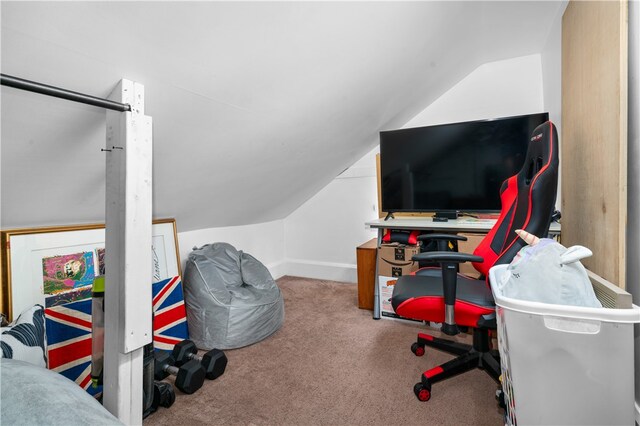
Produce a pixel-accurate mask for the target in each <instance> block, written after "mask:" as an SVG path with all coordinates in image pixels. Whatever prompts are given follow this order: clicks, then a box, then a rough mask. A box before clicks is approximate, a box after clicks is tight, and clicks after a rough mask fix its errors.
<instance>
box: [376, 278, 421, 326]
mask: <svg viewBox="0 0 640 426" xmlns="http://www.w3.org/2000/svg"><path fill="white" fill-rule="evenodd" d="M397 281H398V278H396V277H384V276H379V277H378V286H379V290H380V318H386V319H401V320H404V321H410V322H422V321H418V320H412V319H408V318H404V317H401V316H400V315H398V314H396V313H395V312H394V310H393V306H391V296H392V295H393V286H394V285H395V284H396V282H397Z"/></svg>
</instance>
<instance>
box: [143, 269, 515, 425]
mask: <svg viewBox="0 0 640 426" xmlns="http://www.w3.org/2000/svg"><path fill="white" fill-rule="evenodd" d="M278 285H279V286H280V288H281V290H282V293H283V294H284V300H285V316H286V318H285V322H284V325H283V326H282V328H281V329H280V330H279V331H278V332H276V333H275V334H273V335H272V336H270V337H269V338H267V339H266V340H264V341H262V342H259V343H257V344H254V345H252V346H248V347H245V348H240V349H235V350H229V351H225V353H226V354H227V357H228V359H229V363H228V365H227V369H226V372H225V374H224V375H223V376H222V377H220V378H218V379H217V380H214V381H207V382H205V384H204V386H203V387H202V388H201V389H200V390H199V391H198V392H197V393H195V394H193V395H184V394H181V393H180V392H179V391H176V402H175V404H174V405H173V406H172V407H171V408H168V409H166V408H160V409H159V411H157V412H156V413H154V414H152V415H151V416H150V417H148V418H147V419H145V425H147V426H151V425H172V426H173V425H187V424H188V425H198V424H217V425H256V426H257V425H418V424H422V425H500V424H503V423H502V411H501V410H500V409H499V408H498V406H497V403H496V401H495V397H494V394H495V390H496V389H497V384H496V383H495V381H493V380H492V379H491V378H490V377H489V376H488V375H487V374H486V373H484V372H483V371H480V370H475V371H471V372H468V373H465V374H462V375H458V376H456V377H454V378H451V379H449V380H446V381H443V382H440V383H437V384H435V385H434V386H433V389H432V397H431V400H430V401H428V402H420V401H418V400H417V398H416V397H415V396H414V394H413V385H414V384H415V383H416V382H418V381H419V379H420V375H421V374H422V372H423V371H425V370H427V369H429V368H431V367H433V366H435V365H437V364H439V363H442V362H445V361H447V360H449V359H451V358H453V356H451V355H448V354H445V353H442V352H440V351H437V350H435V349H432V348H427V353H426V355H425V356H423V357H416V356H414V355H413V354H412V353H411V351H410V349H409V348H410V346H411V343H412V342H414V341H415V336H416V333H418V332H419V331H424V330H425V327H424V326H419V325H413V324H406V323H402V322H398V321H393V320H385V319H381V320H379V321H374V320H373V319H371V312H370V311H366V310H361V309H358V307H357V288H356V285H355V284H345V283H336V282H331V281H322V280H312V279H306V278H297V277H283V278H281V279H279V280H278ZM459 340H467V341H468V340H470V339H469V338H468V336H464V337H463V338H461V339H459Z"/></svg>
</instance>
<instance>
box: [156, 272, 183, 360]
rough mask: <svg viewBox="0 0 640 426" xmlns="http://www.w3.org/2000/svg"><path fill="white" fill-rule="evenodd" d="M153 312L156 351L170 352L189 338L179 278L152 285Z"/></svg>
mask: <svg viewBox="0 0 640 426" xmlns="http://www.w3.org/2000/svg"><path fill="white" fill-rule="evenodd" d="M153 312H154V317H153V344H154V347H155V348H156V349H160V350H166V351H170V350H173V347H174V345H175V344H176V343H180V342H181V341H183V340H185V339H188V338H189V331H188V329H187V311H186V310H185V308H184V297H183V295H182V283H181V282H180V277H173V278H170V279H166V280H163V281H159V282H157V283H154V284H153Z"/></svg>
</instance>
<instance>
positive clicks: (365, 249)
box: [356, 238, 378, 311]
mask: <svg viewBox="0 0 640 426" xmlns="http://www.w3.org/2000/svg"><path fill="white" fill-rule="evenodd" d="M377 249H378V247H377V238H372V239H371V241H367V242H366V243H364V244H362V245H361V246H359V247H357V248H356V263H357V267H358V308H360V309H369V310H370V311H372V310H373V292H374V288H375V283H376V254H377Z"/></svg>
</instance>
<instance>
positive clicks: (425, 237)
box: [418, 234, 467, 241]
mask: <svg viewBox="0 0 640 426" xmlns="http://www.w3.org/2000/svg"><path fill="white" fill-rule="evenodd" d="M424 240H447V241H453V240H457V241H467V237H463V236H462V235H456V234H422V235H418V241H424Z"/></svg>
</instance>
